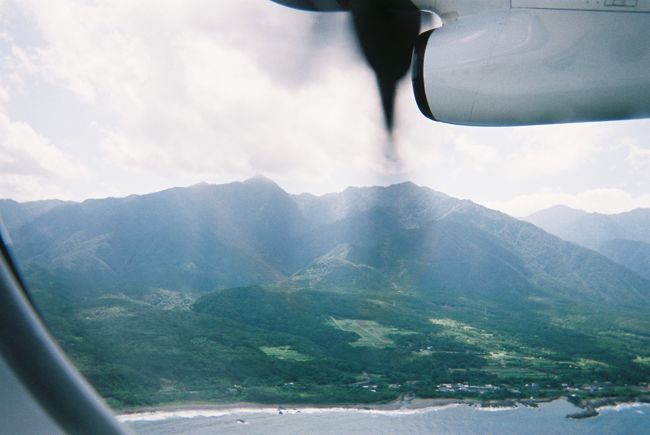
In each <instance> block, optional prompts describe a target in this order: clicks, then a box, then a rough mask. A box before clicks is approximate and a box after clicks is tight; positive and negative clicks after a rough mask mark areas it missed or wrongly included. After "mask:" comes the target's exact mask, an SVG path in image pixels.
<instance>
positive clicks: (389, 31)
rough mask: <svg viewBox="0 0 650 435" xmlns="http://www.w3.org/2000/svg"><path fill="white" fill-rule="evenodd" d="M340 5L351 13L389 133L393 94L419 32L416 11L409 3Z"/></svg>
mask: <svg viewBox="0 0 650 435" xmlns="http://www.w3.org/2000/svg"><path fill="white" fill-rule="evenodd" d="M342 3H343V4H345V5H346V6H348V7H349V8H350V10H351V11H352V18H353V23H354V30H355V33H356V36H357V40H358V41H359V45H360V46H361V50H362V52H363V54H364V56H365V58H366V60H367V61H368V64H370V67H371V68H372V69H373V70H374V72H375V76H376V78H377V85H378V86H379V92H380V94H381V101H382V106H383V110H384V123H385V126H386V129H387V130H388V132H389V133H392V130H393V126H394V112H395V91H396V89H397V83H398V82H399V80H400V79H401V78H402V77H403V76H404V75H405V74H406V72H407V71H408V70H409V67H410V65H411V53H412V52H413V46H414V45H415V40H416V38H417V36H418V33H419V31H420V10H419V9H418V8H416V7H415V6H413V4H412V3H411V2H410V1H409V0H352V1H349V2H345V3H344V2H342Z"/></svg>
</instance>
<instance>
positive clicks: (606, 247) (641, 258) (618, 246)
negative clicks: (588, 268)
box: [598, 239, 650, 279]
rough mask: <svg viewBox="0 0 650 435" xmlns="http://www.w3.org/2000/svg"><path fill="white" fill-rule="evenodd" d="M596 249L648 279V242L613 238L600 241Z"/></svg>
mask: <svg viewBox="0 0 650 435" xmlns="http://www.w3.org/2000/svg"><path fill="white" fill-rule="evenodd" d="M598 251H599V252H601V253H602V254H603V255H605V256H607V257H609V258H611V259H612V260H614V261H615V262H617V263H619V264H622V265H624V266H625V267H627V268H628V269H630V270H633V271H635V272H636V273H638V274H639V275H641V276H643V277H645V278H648V279H650V243H646V242H636V241H633V240H625V239H613V240H608V241H606V242H603V243H601V244H600V245H599V246H598Z"/></svg>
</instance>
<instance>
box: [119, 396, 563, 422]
mask: <svg viewBox="0 0 650 435" xmlns="http://www.w3.org/2000/svg"><path fill="white" fill-rule="evenodd" d="M558 399H564V400H566V398H562V397H560V398H550V399H549V398H544V399H528V400H495V401H483V400H479V399H448V398H441V399H420V398H414V399H411V400H399V399H398V400H394V401H392V402H388V403H379V404H377V403H374V404H368V403H341V404H309V403H294V404H268V403H266V404H262V403H253V402H236V403H223V404H219V403H187V404H168V405H161V406H148V407H142V408H137V409H130V410H123V411H118V412H119V413H116V417H117V418H118V420H120V421H122V422H130V421H142V420H165V419H169V418H193V417H219V416H226V415H231V414H233V413H238V414H248V413H269V414H300V413H305V414H309V413H317V412H333V413H336V412H368V413H375V414H377V413H379V414H409V413H413V414H417V413H422V412H429V411H438V410H442V409H445V408H449V407H455V406H469V407H473V408H478V409H483V410H486V411H501V410H508V409H514V408H517V407H520V406H526V407H538V406H539V404H541V403H548V402H552V401H553V400H558Z"/></svg>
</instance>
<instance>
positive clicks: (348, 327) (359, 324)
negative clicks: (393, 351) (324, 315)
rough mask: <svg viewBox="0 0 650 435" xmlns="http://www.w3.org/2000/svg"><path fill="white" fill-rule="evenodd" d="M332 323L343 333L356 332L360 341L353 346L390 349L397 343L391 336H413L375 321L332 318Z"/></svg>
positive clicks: (409, 332) (408, 332)
mask: <svg viewBox="0 0 650 435" xmlns="http://www.w3.org/2000/svg"><path fill="white" fill-rule="evenodd" d="M330 323H331V324H332V325H334V326H335V327H337V328H338V329H340V330H342V331H348V332H354V333H355V334H357V335H358V336H359V339H358V340H356V341H355V342H353V343H351V345H352V346H367V347H378V348H383V347H389V346H393V345H394V344H395V343H394V342H393V340H391V339H390V337H389V336H390V335H395V334H413V332H411V331H404V330H401V329H397V328H391V327H388V326H383V325H381V324H379V323H377V322H375V321H374V320H355V319H335V318H334V317H330Z"/></svg>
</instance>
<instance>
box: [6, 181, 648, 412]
mask: <svg viewBox="0 0 650 435" xmlns="http://www.w3.org/2000/svg"><path fill="white" fill-rule="evenodd" d="M0 215H2V216H3V218H4V220H5V224H6V226H7V227H8V229H9V232H10V235H11V238H12V242H13V250H14V253H15V255H16V257H17V258H18V259H19V264H20V267H21V269H22V271H23V274H24V275H25V277H26V280H27V282H28V284H29V285H30V287H31V290H32V292H33V293H34V296H35V299H36V301H37V303H38V304H39V305H40V307H41V310H42V311H43V313H44V315H45V318H46V320H48V322H49V323H50V326H51V328H52V330H53V331H54V333H55V335H56V336H57V337H58V338H59V340H60V342H61V344H62V346H63V347H64V348H65V349H66V350H67V351H68V352H69V353H70V354H71V355H72V357H73V358H74V359H75V361H76V362H77V363H78V364H79V365H80V368H81V369H82V371H84V373H85V374H86V375H87V376H88V377H89V378H90V380H91V381H92V382H93V383H94V384H95V386H96V387H97V388H98V389H99V391H100V392H102V393H103V394H104V395H105V396H106V397H108V398H109V401H111V403H112V404H113V405H114V406H118V407H124V406H135V405H142V404H152V403H163V402H169V401H177V400H208V401H214V400H220V401H224V400H225V401H233V400H252V401H285V402H296V401H312V402H332V401H336V402H341V401H377V400H388V399H390V398H395V397H396V395H398V394H399V393H406V392H415V393H416V394H418V395H421V396H438V395H440V394H441V393H440V391H439V390H438V389H437V385H438V384H439V383H440V382H474V383H485V384H487V383H490V384H491V385H500V387H499V388H501V390H499V391H501V393H500V394H503V395H505V396H508V397H509V396H513V395H523V396H525V397H528V396H529V395H531V394H533V395H535V394H540V392H539V391H537V390H536V391H525V392H524V391H523V390H522V388H524V385H526V387H525V388H530V387H528V386H530V385H531V382H533V383H535V382H540V380H543V381H544V382H546V385H547V389H548V391H547V392H546V393H545V394H551V393H549V391H556V390H557V389H561V388H562V387H561V385H562V384H564V385H568V384H571V385H574V384H577V383H583V382H592V381H595V380H599V381H602V382H609V383H610V384H612V385H618V384H621V385H622V384H623V383H625V384H629V385H632V384H635V383H638V382H640V381H643V380H646V381H647V379H648V374H649V373H650V367H648V362H649V361H650V355H648V351H647V349H648V348H649V347H648V346H647V344H648V342H649V341H650V337H649V336H648V335H647V331H648V328H649V326H650V322H649V321H648V320H647V319H648V316H647V314H648V311H649V310H650V280H648V278H647V276H646V277H644V276H642V275H644V274H643V273H642V272H643V270H640V269H639V268H636V269H635V268H634V267H632V266H631V265H630V264H627V263H626V262H622V261H620V260H617V259H616V258H615V257H616V256H615V255H614V254H613V252H614V251H616V249H619V253H620V252H625V253H627V252H628V251H627V248H626V247H624V246H623V245H617V247H615V248H614V247H613V248H611V249H612V251H611V252H609V253H608V254H606V255H603V253H599V252H596V251H595V250H593V245H589V244H586V243H585V246H584V247H583V246H579V245H577V244H576V243H572V242H570V241H565V240H562V239H561V238H560V237H557V236H556V235H552V234H549V233H550V232H552V231H551V230H553V231H555V232H556V233H558V234H559V233H561V231H560V230H559V229H558V228H564V227H563V226H562V224H561V223H560V221H563V222H565V221H569V220H571V219H582V217H584V216H582V214H581V213H580V212H574V211H572V210H565V209H561V210H559V212H558V214H557V216H560V215H562V216H561V218H560V217H554V215H553V216H552V214H551V213H547V214H543V213H542V214H541V215H538V216H537V217H534V218H533V217H531V220H533V221H536V222H537V223H538V224H539V225H540V226H542V227H543V228H545V229H546V231H545V230H544V229H540V228H538V227H537V226H535V225H533V224H531V223H529V222H525V221H521V220H517V219H515V218H512V217H510V216H507V215H505V214H503V213H500V212H498V211H494V210H490V209H487V208H485V207H482V206H480V205H477V204H475V203H473V202H471V201H468V200H459V199H455V198H452V197H449V196H447V195H445V194H442V193H438V192H435V191H433V190H431V189H428V188H426V187H420V186H417V185H415V184H413V183H408V182H407V183H402V184H396V185H392V186H388V187H377V186H375V187H362V188H352V187H351V188H348V189H346V190H344V191H343V192H340V193H332V194H327V195H323V196H314V195H310V194H301V195H292V194H289V193H287V192H285V191H284V190H282V189H281V188H280V187H279V186H278V185H277V184H275V183H274V182H272V181H271V180H268V179H266V178H262V177H256V178H252V179H249V180H246V181H244V182H236V183H230V184H224V185H209V184H200V185H195V186H191V187H185V188H173V189H169V190H165V191H162V192H157V193H152V194H147V195H132V196H128V197H125V198H107V199H96V200H87V201H84V202H62V201H39V202H32V203H22V204H21V203H16V202H13V201H10V200H3V201H0ZM540 216H541V218H540ZM544 219H546V221H544ZM629 222H632V221H631V220H628V221H620V222H619V224H618V225H619V226H620V227H621V228H622V229H625V228H627V226H629V225H633V224H631V223H629ZM554 225H555V226H554ZM622 229H621V231H623V230H622ZM629 231H639V230H638V228H635V229H634V230H629ZM562 234H565V235H566V233H562ZM616 234H621V235H623V234H627V233H623V232H620V233H616ZM639 234H640V233H639ZM628 242H629V243H642V241H639V240H633V239H626V243H628ZM598 243H599V244H598V246H600V243H601V242H600V241H599V242H598ZM603 243H605V241H604V242H603ZM643 243H645V242H643ZM634 249H636V248H634ZM621 255H627V254H621ZM638 258H640V257H638ZM639 261H641V260H639ZM626 266H627V267H626ZM287 385H292V387H291V388H289V387H287ZM298 385H300V388H299V390H295V388H298V387H297V386H298ZM364 385H365V386H366V387H365V388H363V386H364ZM368 385H371V386H373V387H372V388H368ZM294 386H295V387H294ZM208 387H209V388H208Z"/></svg>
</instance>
